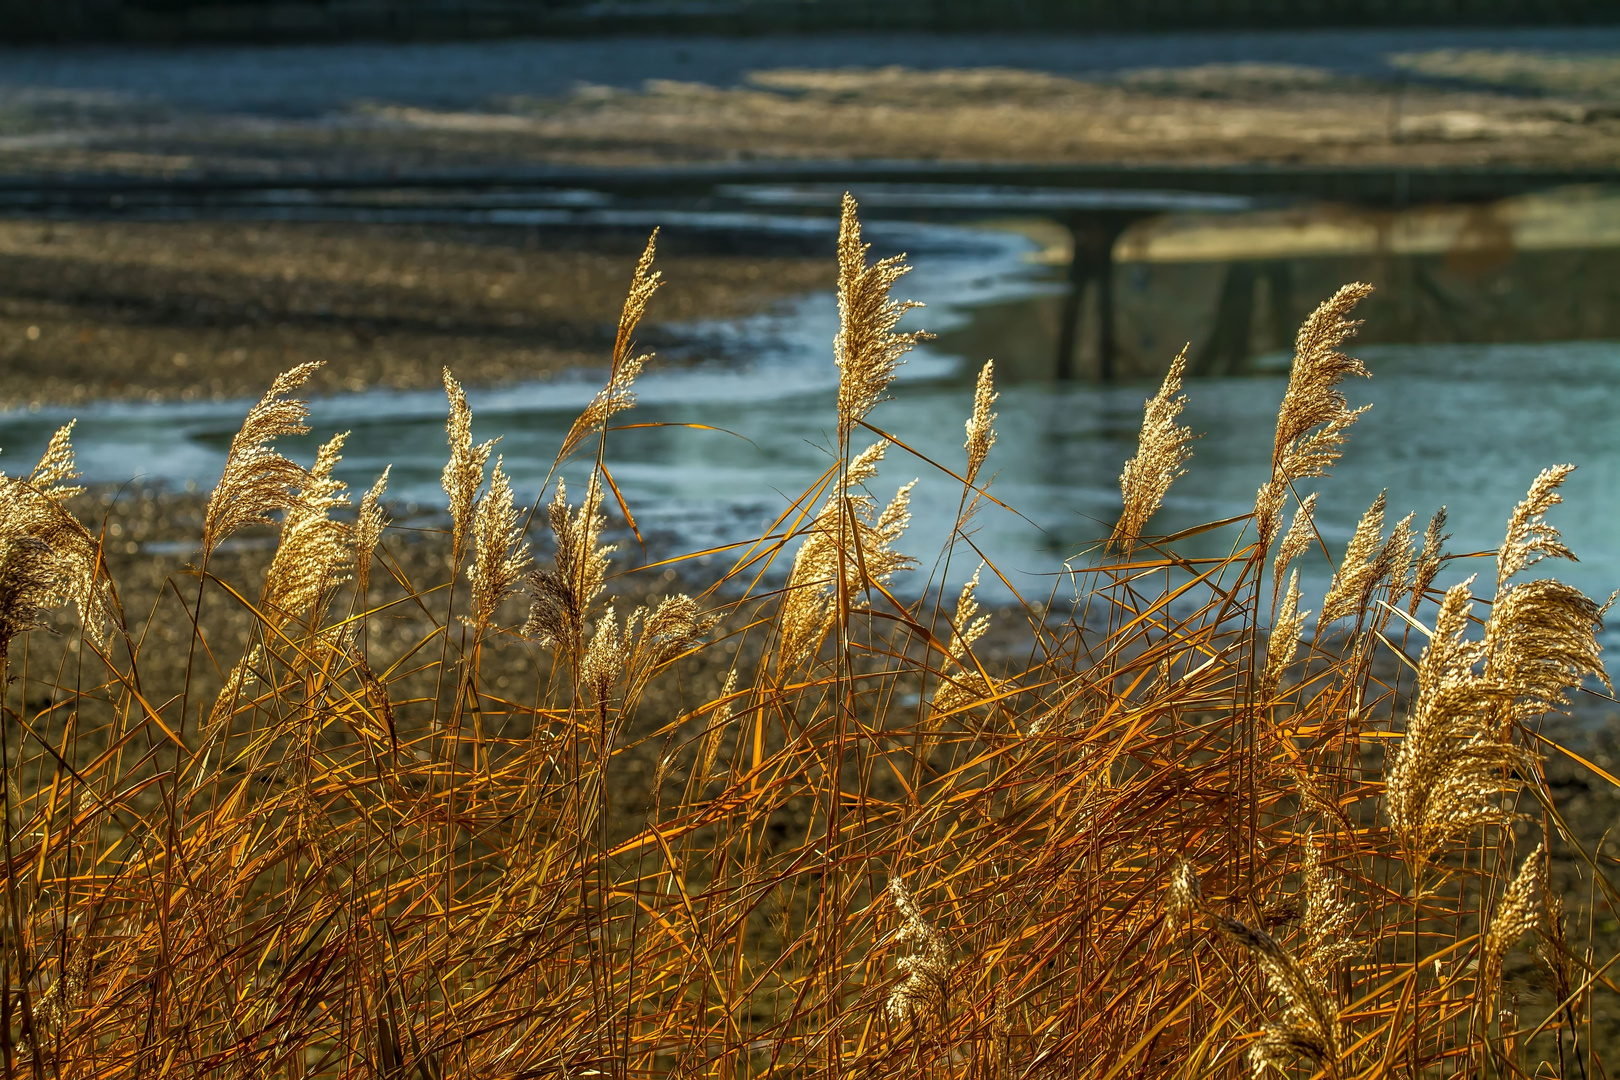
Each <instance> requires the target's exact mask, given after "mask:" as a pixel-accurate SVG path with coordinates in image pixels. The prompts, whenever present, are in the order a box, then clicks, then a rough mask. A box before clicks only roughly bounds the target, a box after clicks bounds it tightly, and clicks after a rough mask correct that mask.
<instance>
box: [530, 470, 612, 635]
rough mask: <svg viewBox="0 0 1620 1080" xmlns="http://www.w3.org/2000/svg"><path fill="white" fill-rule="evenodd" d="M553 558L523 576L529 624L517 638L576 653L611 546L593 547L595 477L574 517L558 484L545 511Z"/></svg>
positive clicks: (596, 532) (597, 533)
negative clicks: (554, 544)
mask: <svg viewBox="0 0 1620 1080" xmlns="http://www.w3.org/2000/svg"><path fill="white" fill-rule="evenodd" d="M547 515H548V517H549V520H550V522H551V532H552V535H553V536H554V537H555V538H556V542H557V554H556V558H555V560H554V562H553V565H552V566H551V567H549V568H545V569H540V570H536V571H535V572H534V573H532V574H530V575H529V591H530V603H529V618H528V621H527V622H525V624H524V626H523V636H524V637H529V638H534V639H536V640H538V641H539V642H540V643H541V644H542V645H549V644H561V645H563V646H564V647H566V648H568V649H569V650H571V651H577V650H578V649H579V648H580V647H581V645H582V644H583V637H584V633H585V621H586V618H587V616H588V613H589V611H590V606H591V604H592V603H593V602H594V601H595V600H596V598H597V597H598V596H599V595H601V592H602V583H603V581H604V580H605V579H606V576H607V565H608V555H610V554H611V553H612V552H613V545H611V544H609V545H606V546H600V547H599V546H598V544H599V542H600V539H601V535H602V526H603V525H604V524H605V523H606V520H607V519H606V518H605V517H604V516H603V515H602V484H601V481H600V480H598V479H597V475H596V474H595V473H592V474H591V479H590V482H589V483H588V484H587V485H586V487H585V500H584V502H582V503H580V507H579V512H578V513H577V514H570V513H569V512H568V493H567V490H566V488H565V487H564V486H563V482H562V481H561V480H559V481H557V495H556V497H555V498H554V499H552V501H551V506H550V507H549V508H548V510H547Z"/></svg>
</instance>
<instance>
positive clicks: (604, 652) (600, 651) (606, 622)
mask: <svg viewBox="0 0 1620 1080" xmlns="http://www.w3.org/2000/svg"><path fill="white" fill-rule="evenodd" d="M633 622H634V617H632V624H633ZM633 629H634V627H633V625H631V626H626V627H625V633H624V635H623V636H621V635H620V634H619V620H618V618H617V617H616V616H615V615H614V614H613V609H612V608H608V609H607V610H606V611H604V612H602V617H601V618H600V619H598V620H596V633H595V634H594V635H592V637H591V643H590V645H589V646H588V647H587V648H586V650H585V658H584V659H583V660H582V661H581V662H580V665H579V685H580V686H581V687H582V688H583V689H584V690H585V693H586V695H587V696H588V698H589V700H590V701H591V702H592V703H594V704H596V705H597V706H598V707H603V708H605V707H606V705H607V701H608V697H609V695H610V694H612V692H613V684H614V683H615V682H617V681H618V678H619V673H620V672H622V671H623V670H624V663H625V660H626V659H627V657H628V654H629V648H628V647H627V645H626V638H628V637H629V636H630V634H631V632H632V631H633Z"/></svg>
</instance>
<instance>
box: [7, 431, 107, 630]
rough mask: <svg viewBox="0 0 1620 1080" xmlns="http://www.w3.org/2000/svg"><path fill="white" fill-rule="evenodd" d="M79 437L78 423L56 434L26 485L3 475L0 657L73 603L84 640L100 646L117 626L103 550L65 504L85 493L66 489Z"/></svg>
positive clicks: (74, 473)
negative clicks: (49, 612)
mask: <svg viewBox="0 0 1620 1080" xmlns="http://www.w3.org/2000/svg"><path fill="white" fill-rule="evenodd" d="M72 431H73V425H72V424H71V423H69V424H67V425H65V426H64V427H62V428H60V429H58V430H57V432H56V433H55V435H53V436H52V438H51V441H50V444H49V445H48V446H47V448H46V450H45V454H44V456H43V457H41V458H40V461H39V463H38V464H37V465H35V466H34V469H33V471H32V472H31V473H30V474H29V475H28V477H27V479H19V478H14V477H8V476H6V475H4V474H3V473H0V547H3V549H4V552H5V554H4V556H3V557H4V558H5V560H6V561H5V563H4V567H3V571H4V572H3V579H0V588H3V589H4V590H5V594H4V595H0V635H3V641H0V652H3V651H4V649H5V647H7V646H9V643H10V641H11V639H12V638H13V637H15V636H16V635H17V634H20V633H23V632H24V631H26V630H28V629H29V628H31V627H32V626H34V625H35V623H36V622H37V620H38V617H39V613H40V611H41V610H42V609H43V608H47V607H59V606H61V605H63V604H65V603H68V602H69V601H71V602H72V603H73V604H74V606H75V607H77V608H78V609H79V616H80V622H81V625H82V626H83V627H84V631H85V636H86V637H88V638H89V639H90V641H91V642H92V643H93V644H95V645H96V646H98V647H100V646H102V645H104V644H105V643H106V640H107V627H108V625H109V624H111V623H113V622H114V621H115V618H114V613H115V609H116V600H115V597H114V596H113V592H112V582H111V581H110V580H109V579H108V578H107V576H106V574H105V573H104V572H103V569H102V564H101V554H100V552H101V546H100V544H99V543H98V541H97V540H96V538H95V537H94V536H92V535H91V534H90V531H89V530H88V529H86V528H85V527H84V525H83V524H82V523H81V522H80V521H79V520H78V519H77V518H76V517H74V516H73V515H72V514H71V513H69V512H68V510H67V508H66V507H65V506H63V505H62V502H61V500H62V499H64V498H66V497H69V496H71V495H75V494H78V493H79V492H80V491H81V490H82V489H81V488H78V487H75V486H72V485H70V484H67V483H66V481H69V480H72V479H74V478H75V477H76V476H77V475H78V470H77V468H76V467H75V465H74V459H73V442H72ZM13 548H15V550H14V551H13V550H12V549H13Z"/></svg>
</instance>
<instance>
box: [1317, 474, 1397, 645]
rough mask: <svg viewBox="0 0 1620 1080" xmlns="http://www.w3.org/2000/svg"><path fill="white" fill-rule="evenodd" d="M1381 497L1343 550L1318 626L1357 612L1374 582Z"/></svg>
mask: <svg viewBox="0 0 1620 1080" xmlns="http://www.w3.org/2000/svg"><path fill="white" fill-rule="evenodd" d="M1383 532H1384V493H1383V492H1379V493H1378V498H1376V499H1374V500H1373V504H1372V506H1370V507H1368V508H1367V512H1366V513H1365V514H1362V515H1361V520H1360V521H1359V522H1357V523H1356V531H1355V533H1354V534H1353V535H1352V536H1351V537H1350V543H1349V544H1348V545H1347V546H1346V547H1345V552H1344V559H1343V560H1341V561H1340V563H1339V568H1338V570H1336V571H1335V572H1334V574H1333V580H1332V582H1331V583H1330V584H1329V585H1328V591H1327V596H1326V597H1324V598H1323V600H1322V617H1321V618H1320V619H1318V620H1317V626H1318V627H1321V626H1325V625H1326V624H1328V623H1331V622H1335V621H1337V620H1339V619H1342V618H1344V617H1345V616H1346V615H1349V614H1351V613H1352V612H1354V611H1356V609H1357V606H1358V601H1359V600H1360V599H1361V596H1362V595H1363V593H1364V592H1367V591H1370V588H1371V586H1372V584H1373V583H1375V582H1376V581H1377V580H1378V579H1377V576H1376V575H1377V570H1378V567H1377V564H1376V559H1375V556H1376V555H1377V554H1378V552H1379V551H1380V550H1381V549H1382V547H1383V543H1384V537H1383Z"/></svg>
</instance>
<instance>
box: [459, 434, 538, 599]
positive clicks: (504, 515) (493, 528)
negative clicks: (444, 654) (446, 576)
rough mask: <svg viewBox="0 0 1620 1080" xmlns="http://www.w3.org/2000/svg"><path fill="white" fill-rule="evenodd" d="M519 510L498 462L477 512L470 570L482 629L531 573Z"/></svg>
mask: <svg viewBox="0 0 1620 1080" xmlns="http://www.w3.org/2000/svg"><path fill="white" fill-rule="evenodd" d="M518 517H519V515H518V512H517V509H516V508H515V507H514V506H513V505H512V484H511V482H510V481H508V480H507V478H506V472H505V471H504V470H503V469H502V468H501V459H500V458H498V457H497V458H496V459H495V470H494V471H493V472H492V473H490V477H489V490H488V491H486V492H484V497H483V498H482V499H480V500H478V507H477V509H476V510H474V511H473V523H472V533H473V542H474V554H473V561H472V562H471V563H470V564H469V565H468V567H467V580H468V581H470V582H471V583H472V609H473V614H472V619H471V623H472V625H473V626H474V627H476V628H478V629H480V630H481V629H483V628H484V627H486V626H488V625H489V623H490V620H491V619H493V618H494V617H495V612H496V610H497V609H499V608H500V606H501V603H502V601H504V600H505V599H506V598H507V597H509V596H511V595H513V594H514V593H516V592H517V587H518V582H520V581H522V580H523V575H524V574H525V573H527V572H528V570H529V564H530V562H531V561H532V560H531V559H530V558H529V545H528V542H527V541H525V540H523V538H522V527H521V526H520V524H519V522H518Z"/></svg>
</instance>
